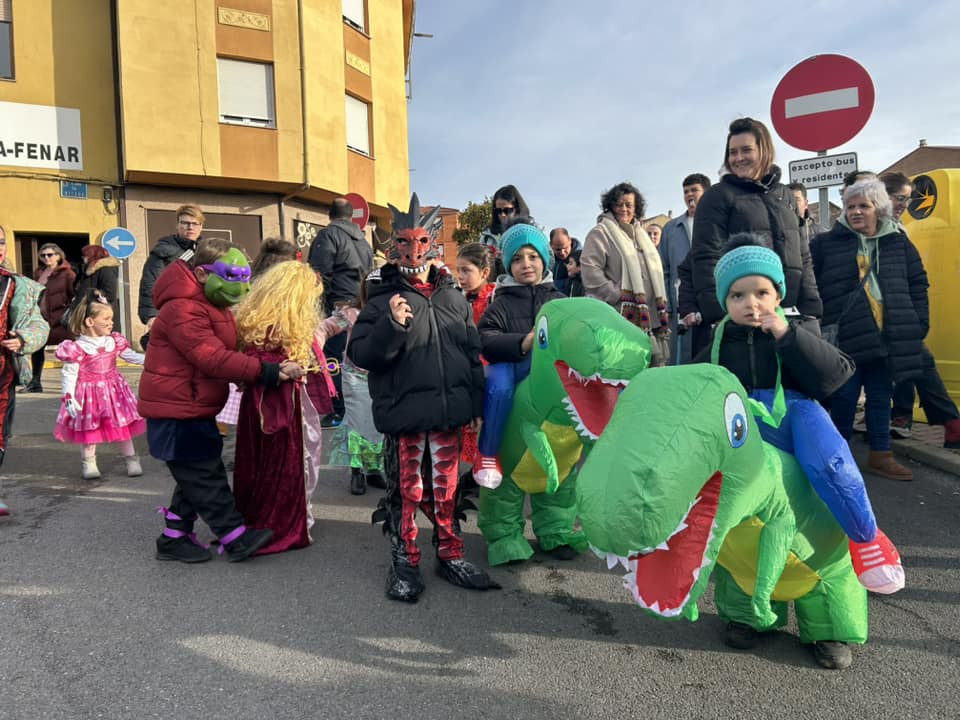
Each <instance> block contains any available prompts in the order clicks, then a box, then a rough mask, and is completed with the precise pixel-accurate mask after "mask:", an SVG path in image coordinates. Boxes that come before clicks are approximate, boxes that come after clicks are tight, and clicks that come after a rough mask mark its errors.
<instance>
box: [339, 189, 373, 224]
mask: <svg viewBox="0 0 960 720" xmlns="http://www.w3.org/2000/svg"><path fill="white" fill-rule="evenodd" d="M343 197H345V198H346V199H347V200H349V201H350V204H351V205H353V222H355V223H356V224H357V225H359V226H360V229H361V230H363V229H364V228H365V227H366V226H367V220H369V219H370V206H369V205H368V204H367V201H366V200H364V199H363V196H362V195H357V193H347V194H346V195H344V196H343Z"/></svg>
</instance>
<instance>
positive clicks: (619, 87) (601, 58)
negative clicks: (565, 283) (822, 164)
mask: <svg viewBox="0 0 960 720" xmlns="http://www.w3.org/2000/svg"><path fill="white" fill-rule="evenodd" d="M416 32H419V33H429V34H432V35H433V37H432V38H415V39H414V43H413V51H412V60H411V69H410V80H411V93H412V96H411V99H410V101H409V105H408V122H409V140H410V168H411V171H410V187H411V190H412V191H415V192H417V193H418V195H419V197H420V199H421V202H422V203H423V204H425V205H432V204H440V205H443V206H445V207H454V208H458V209H463V208H464V207H466V204H467V202H468V201H474V202H480V201H482V200H483V199H484V198H485V197H489V196H491V195H493V193H494V191H495V190H496V189H497V188H498V187H500V186H502V185H506V184H508V183H512V184H514V185H516V186H517V188H518V189H519V190H520V192H521V194H522V195H523V197H524V199H525V200H526V201H527V204H528V205H529V206H530V209H531V213H532V214H533V216H534V218H535V219H536V221H537V222H538V223H539V224H541V225H543V226H544V227H546V228H547V229H549V228H552V227H555V226H564V227H567V228H568V229H569V230H570V232H571V234H572V235H574V236H575V237H579V238H583V237H584V236H585V234H586V232H587V231H588V230H589V229H590V228H591V227H593V225H594V224H595V222H596V218H597V215H598V213H599V211H600V195H601V194H602V193H603V192H604V191H605V190H607V189H609V188H610V187H612V186H613V185H615V184H616V183H618V182H621V181H624V180H626V181H629V182H632V183H633V184H634V185H636V186H637V187H638V188H639V189H640V191H641V193H642V194H643V196H644V198H645V199H646V202H647V211H646V213H645V215H647V216H652V215H655V214H657V213H660V212H662V213H666V212H667V211H668V210H672V211H673V216H674V217H676V216H677V215H679V214H680V213H682V212H683V211H684V206H683V202H682V192H681V183H682V180H683V178H684V177H685V176H686V175H688V174H690V173H692V172H701V173H703V174H705V175H706V176H707V177H709V178H710V179H711V181H716V180H717V179H718V178H719V175H718V172H719V168H720V165H721V162H722V160H723V153H724V149H725V148H724V144H725V140H726V135H727V127H728V125H729V124H730V121H732V120H734V119H735V118H737V117H742V116H744V115H749V116H751V117H755V118H757V119H758V120H761V121H763V122H764V123H765V124H766V125H767V127H769V128H770V129H771V132H773V133H774V143H775V149H776V162H777V164H778V165H780V166H781V167H782V168H783V174H784V178H785V180H784V181H785V182H786V176H787V165H788V163H789V161H791V160H799V159H802V158H807V157H811V156H813V155H815V154H816V153H813V152H809V151H806V150H797V149H795V148H792V147H790V146H789V145H787V144H786V143H784V142H783V141H782V140H780V138H779V137H777V136H776V133H775V132H774V129H773V125H772V123H771V120H770V102H771V99H772V96H773V92H774V89H775V88H776V86H777V84H778V83H779V81H780V79H781V78H782V77H783V76H784V74H785V73H786V72H787V71H788V70H790V68H792V67H793V66H794V65H796V64H797V63H799V62H801V61H802V60H804V59H806V58H808V57H810V56H812V55H817V54H822V53H836V54H840V55H846V56H848V57H850V58H852V59H854V60H856V61H857V62H858V63H860V64H861V65H862V66H863V67H865V68H866V70H867V71H868V72H869V73H870V75H871V77H872V79H873V83H874V88H875V92H876V101H875V104H874V109H873V114H872V115H871V117H870V119H869V121H868V122H867V124H866V126H865V127H864V129H863V130H861V131H860V133H859V134H858V135H857V136H856V137H855V138H853V140H851V141H850V142H848V143H846V144H845V145H841V146H839V147H837V148H832V149H831V150H830V154H835V153H842V152H856V153H857V155H858V161H859V167H860V169H868V170H881V169H883V168H885V167H887V166H888V165H890V164H891V163H893V162H894V161H896V160H897V159H899V158H900V157H902V156H903V155H905V154H907V153H908V152H910V151H912V150H913V149H914V148H916V147H917V145H918V141H919V140H920V138H925V139H926V140H927V142H928V144H929V145H960V79H958V78H960V9H958V6H957V5H956V4H955V3H954V2H953V1H952V0H930V2H926V3H920V4H917V3H909V4H908V3H903V2H887V1H886V0H874V2H872V3H854V4H851V3H842V2H827V1H826V0H823V1H818V2H809V1H808V2H803V3H770V2H756V1H755V0H740V1H739V2H728V1H727V0H717V1H714V2H700V1H699V0H691V1H688V2H649V1H648V0H417V3H416ZM816 199H817V191H815V190H814V191H811V193H810V200H811V201H816ZM830 199H831V200H832V201H834V202H837V201H838V195H837V191H836V190H835V189H833V190H831V194H830Z"/></svg>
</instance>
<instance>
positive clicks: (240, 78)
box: [217, 58, 276, 128]
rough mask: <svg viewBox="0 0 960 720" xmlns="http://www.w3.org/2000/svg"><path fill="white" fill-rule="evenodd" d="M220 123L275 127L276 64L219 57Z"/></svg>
mask: <svg viewBox="0 0 960 720" xmlns="http://www.w3.org/2000/svg"><path fill="white" fill-rule="evenodd" d="M217 71H218V74H219V77H220V122H225V123H235V124H237V125H255V126H257V127H269V128H272V127H276V113H275V110H274V107H275V106H274V100H273V65H271V64H269V63H258V62H249V61H247V60H229V59H227V58H217Z"/></svg>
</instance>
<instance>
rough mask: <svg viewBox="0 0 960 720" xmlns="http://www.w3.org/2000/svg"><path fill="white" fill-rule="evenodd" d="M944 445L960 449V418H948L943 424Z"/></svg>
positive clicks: (951, 448) (952, 448)
mask: <svg viewBox="0 0 960 720" xmlns="http://www.w3.org/2000/svg"><path fill="white" fill-rule="evenodd" d="M943 446H944V447H945V448H948V449H950V450H960V420H947V421H946V422H945V423H944V424H943Z"/></svg>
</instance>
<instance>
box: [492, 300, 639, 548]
mask: <svg viewBox="0 0 960 720" xmlns="http://www.w3.org/2000/svg"><path fill="white" fill-rule="evenodd" d="M530 357H531V368H530V375H529V376H528V377H526V378H525V379H524V380H523V381H521V382H520V383H519V384H518V385H517V390H516V393H515V394H514V398H513V407H512V409H511V411H510V415H509V417H508V419H507V425H506V429H505V431H504V434H503V441H502V442H501V445H500V452H499V456H500V463H501V467H502V468H503V477H504V480H503V483H502V484H501V485H500V487H498V488H497V489H496V490H489V489H487V488H481V489H480V513H479V517H478V519H477V523H478V525H479V526H480V530H481V531H482V532H483V535H484V537H485V538H486V540H487V544H488V562H489V563H490V565H501V564H503V563H507V562H513V561H517V560H526V559H527V558H529V557H530V556H531V555H533V548H531V547H530V543H529V542H528V541H527V539H526V538H525V537H524V517H523V503H524V496H525V494H526V493H529V494H530V495H531V497H530V504H531V508H532V522H533V531H534V534H536V536H537V538H538V539H539V541H540V547H541V549H542V550H544V551H550V550H552V549H554V548H557V547H560V546H562V545H568V546H570V547H572V548H574V549H576V550H583V549H585V548H586V541H585V540H584V537H583V534H582V533H581V532H579V531H576V532H575V531H574V529H573V525H574V521H575V519H576V514H577V513H576V470H575V469H574V466H575V465H576V464H577V461H578V460H579V459H580V456H581V453H582V452H583V451H584V450H585V447H589V446H590V445H591V444H592V443H593V441H594V440H596V438H597V437H598V436H599V435H600V433H601V432H602V431H603V429H604V427H605V426H606V424H607V421H608V420H609V419H610V416H611V414H612V413H613V408H614V406H615V404H616V402H617V398H618V397H619V395H620V392H621V391H622V390H623V388H625V387H626V386H627V383H628V381H629V379H630V378H632V377H633V376H634V375H636V374H637V373H639V372H640V371H641V370H643V369H644V368H646V366H647V363H648V362H649V359H650V340H649V338H648V337H647V336H646V334H645V333H644V332H643V331H642V330H640V329H639V328H637V327H636V326H635V325H632V324H631V323H629V322H628V321H626V320H625V319H624V318H622V317H621V316H620V315H619V314H618V313H617V312H616V311H615V310H614V309H613V308H611V307H610V306H609V305H607V304H606V303H602V302H600V301H599V300H593V299H591V298H569V299H563V300H553V301H551V302H549V303H547V304H546V305H544V306H543V308H541V310H540V313H539V314H538V315H537V320H536V339H535V341H534V343H533V349H532V351H531V355H530Z"/></svg>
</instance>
